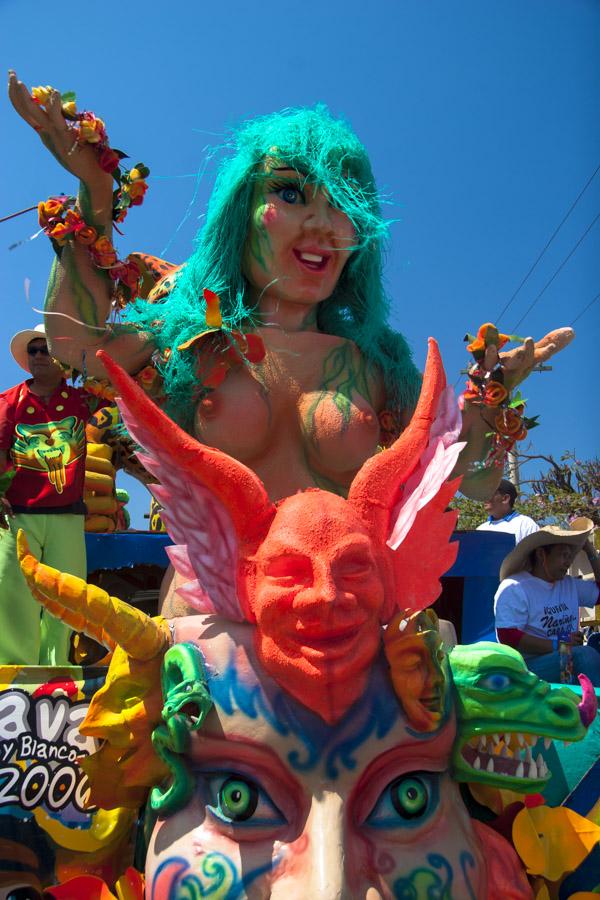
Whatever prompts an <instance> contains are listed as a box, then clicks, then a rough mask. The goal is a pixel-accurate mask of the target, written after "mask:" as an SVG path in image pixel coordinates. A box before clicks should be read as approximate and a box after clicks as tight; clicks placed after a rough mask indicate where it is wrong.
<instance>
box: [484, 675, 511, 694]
mask: <svg viewBox="0 0 600 900" xmlns="http://www.w3.org/2000/svg"><path fill="white" fill-rule="evenodd" d="M511 683H512V681H511V679H510V678H509V677H508V675H503V674H502V672H494V673H493V674H492V675H486V676H485V678H482V679H481V681H479V683H478V685H477V687H480V688H483V689H484V690H485V691H503V690H505V689H506V688H507V687H510V685H511Z"/></svg>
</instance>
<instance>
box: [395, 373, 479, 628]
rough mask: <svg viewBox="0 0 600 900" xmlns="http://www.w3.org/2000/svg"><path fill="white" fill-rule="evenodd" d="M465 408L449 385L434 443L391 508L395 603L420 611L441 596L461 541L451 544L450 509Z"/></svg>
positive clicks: (435, 426) (434, 425) (436, 422)
mask: <svg viewBox="0 0 600 900" xmlns="http://www.w3.org/2000/svg"><path fill="white" fill-rule="evenodd" d="M459 433H460V412H459V409H458V404H457V402H456V399H455V397H454V391H453V390H452V388H451V387H450V386H448V387H446V388H445V389H444V391H443V392H442V395H441V397H440V402H439V406H438V410H437V414H436V417H435V419H434V421H433V423H432V426H431V432H430V438H429V444H428V446H427V448H426V449H425V451H424V452H423V453H422V455H421V458H420V460H419V462H418V464H417V466H416V468H415V470H414V472H412V474H411V475H410V477H409V478H408V479H407V481H406V484H405V486H404V490H403V491H402V496H401V499H400V500H399V502H398V503H397V505H396V507H395V508H394V510H393V511H392V514H391V517H390V522H391V523H392V525H391V532H390V536H389V538H388V541H387V544H388V546H389V547H390V548H391V549H392V550H393V551H394V553H393V554H392V558H393V566H394V571H395V580H396V596H397V598H398V599H397V601H396V607H397V608H401V609H403V610H410V611H412V612H417V611H419V610H421V609H425V607H427V606H429V605H430V604H431V603H433V602H434V601H435V600H436V599H437V597H438V596H439V593H440V590H441V585H440V580H439V579H440V577H441V576H442V575H443V574H444V572H446V571H447V570H448V569H449V568H450V566H451V565H452V564H453V562H454V561H455V559H456V555H457V553H458V543H449V539H450V536H451V534H452V531H453V529H454V527H455V525H456V519H457V518H458V512H445V510H446V508H447V506H448V503H449V502H450V500H451V499H452V497H453V496H454V494H455V492H456V490H457V488H458V485H459V484H460V479H455V480H453V481H452V482H448V477H449V476H450V473H451V472H452V470H453V469H454V466H455V465H456V460H457V458H458V455H459V453H460V451H461V450H462V448H463V447H464V446H465V445H464V442H462V441H457V437H458V435H459Z"/></svg>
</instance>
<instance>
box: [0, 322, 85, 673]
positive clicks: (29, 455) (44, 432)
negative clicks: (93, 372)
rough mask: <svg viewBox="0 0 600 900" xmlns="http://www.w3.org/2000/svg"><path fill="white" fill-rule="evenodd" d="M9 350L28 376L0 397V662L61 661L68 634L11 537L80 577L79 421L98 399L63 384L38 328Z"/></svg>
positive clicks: (82, 546)
mask: <svg viewBox="0 0 600 900" xmlns="http://www.w3.org/2000/svg"><path fill="white" fill-rule="evenodd" d="M10 349H11V353H12V355H13V357H14V358H15V360H16V362H17V363H18V364H19V365H20V366H21V368H23V369H25V371H26V372H28V373H29V374H30V375H31V377H30V378H28V379H27V381H24V382H23V383H22V384H18V385H16V386H15V387H13V388H11V389H10V390H8V391H4V393H2V394H0V472H4V471H6V470H8V469H9V468H10V467H11V466H12V467H13V468H14V472H15V474H14V477H13V479H12V483H11V484H10V487H9V488H8V490H7V491H6V494H5V495H3V496H2V497H0V513H2V527H3V530H2V531H0V664H2V665H38V664H39V665H64V664H65V663H67V662H68V653H69V638H70V631H69V629H68V628H67V626H66V625H65V624H64V623H63V622H61V621H60V620H59V619H55V618H54V617H53V616H51V615H50V614H48V613H46V612H45V611H43V609H42V607H41V606H40V604H39V603H38V602H37V601H36V600H35V599H34V598H33V597H32V595H31V593H30V592H29V590H28V588H27V585H26V583H25V579H24V578H23V575H22V573H21V570H20V567H19V563H18V560H17V554H16V535H17V531H18V530H19V528H22V529H24V531H25V532H26V534H27V539H28V541H29V545H30V547H31V549H32V552H33V553H34V554H35V555H36V556H37V557H38V559H41V560H42V561H43V562H45V563H47V564H48V565H49V566H53V567H54V568H57V569H60V570H61V571H63V572H68V573H69V574H71V575H78V576H79V577H82V578H85V575H86V558H85V540H84V515H85V506H84V504H83V499H82V498H83V487H84V479H85V450H86V444H85V424H86V422H87V420H88V419H89V417H90V415H91V413H92V412H93V409H90V402H91V403H92V404H94V405H95V404H96V401H95V400H94V399H93V398H90V397H89V395H88V394H86V393H85V391H83V390H81V388H74V387H70V386H69V385H68V384H67V383H66V381H65V380H64V372H63V370H62V368H61V366H60V364H59V363H58V362H57V361H56V360H55V359H53V358H52V357H51V356H50V354H49V352H48V345H47V343H46V334H45V331H44V326H43V325H37V326H36V327H35V328H33V329H28V330H26V331H20V332H19V333H18V334H15V336H14V337H13V339H12V341H11V343H10Z"/></svg>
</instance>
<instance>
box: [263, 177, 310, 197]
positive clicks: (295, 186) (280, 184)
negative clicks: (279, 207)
mask: <svg viewBox="0 0 600 900" xmlns="http://www.w3.org/2000/svg"><path fill="white" fill-rule="evenodd" d="M285 188H291V189H292V190H294V191H298V193H299V194H300V196H301V197H302V199H303V200H306V195H305V193H304V190H303V188H302V183H301V182H300V181H294V180H293V179H289V178H285V179H282V180H281V181H272V182H271V183H270V184H269V188H268V190H269V192H270V193H274V194H276V193H277V192H278V191H281V190H284V189H285Z"/></svg>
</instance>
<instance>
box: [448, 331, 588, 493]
mask: <svg viewBox="0 0 600 900" xmlns="http://www.w3.org/2000/svg"><path fill="white" fill-rule="evenodd" d="M484 327H485V326H484ZM574 337H575V332H574V331H573V329H572V328H558V329H556V330H555V331H551V332H550V333H549V334H547V335H546V336H545V337H543V338H542V339H541V340H539V341H537V342H536V341H534V340H533V338H527V339H526V340H525V341H523V343H522V344H521V345H520V346H519V347H516V348H515V349H514V350H509V351H508V352H506V353H499V352H498V349H497V348H496V347H495V346H493V345H492V346H488V347H487V348H486V350H485V357H484V359H482V361H481V363H480V364H481V366H482V368H483V369H485V370H486V371H488V372H497V371H498V368H500V369H501V370H502V378H503V382H502V386H503V387H504V388H505V389H506V391H508V392H511V391H512V390H513V389H514V388H515V387H517V386H518V385H519V384H521V382H522V381H524V380H525V379H526V378H527V376H528V375H529V374H530V372H531V371H532V369H533V368H534V367H535V366H538V365H541V364H543V363H545V362H547V361H548V360H549V359H550V358H551V357H552V356H554V354H555V353H559V352H560V351H561V350H563V349H564V348H565V347H566V346H567V345H568V344H570V343H571V341H572V340H573V338H574ZM467 396H468V395H467ZM498 412H499V407H498V406H493V405H489V406H487V405H485V404H483V403H481V402H480V401H471V400H469V399H465V403H464V408H463V428H462V431H461V435H460V440H463V441H466V442H467V446H466V447H465V449H464V450H463V452H462V453H461V455H460V457H459V459H458V464H457V467H456V470H455V471H454V473H453V474H454V475H462V476H463V480H462V483H461V486H460V490H461V492H462V493H463V494H465V496H467V497H471V498H472V499H473V500H488V499H489V498H490V497H491V496H492V494H493V493H494V490H495V489H496V487H497V486H498V483H499V481H500V479H501V478H502V476H503V463H504V457H505V456H506V451H503V450H502V449H501V448H500V450H499V452H498V455H497V456H496V457H495V458H494V459H490V454H491V453H492V452H493V449H494V448H493V445H492V444H493V438H492V437H490V434H491V433H493V432H495V430H496V426H495V419H496V416H497V415H498ZM515 421H516V420H515Z"/></svg>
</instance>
